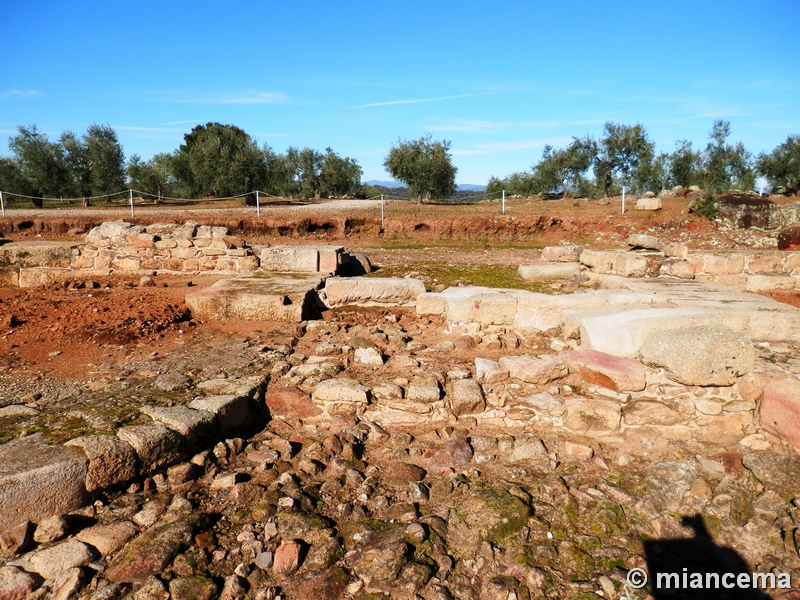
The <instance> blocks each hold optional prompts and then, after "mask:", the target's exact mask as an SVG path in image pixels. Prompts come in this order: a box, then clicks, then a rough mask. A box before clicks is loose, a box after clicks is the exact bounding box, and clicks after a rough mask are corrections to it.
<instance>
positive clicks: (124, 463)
mask: <svg viewBox="0 0 800 600" xmlns="http://www.w3.org/2000/svg"><path fill="white" fill-rule="evenodd" d="M67 446H76V447H78V448H81V449H82V450H83V451H84V453H85V454H86V456H87V457H88V459H89V471H88V473H87V475H86V489H87V491H89V492H93V491H95V490H102V489H105V488H107V487H110V486H112V485H115V484H117V483H122V482H124V481H128V480H129V479H132V478H133V477H134V476H135V475H136V452H134V450H133V448H132V447H131V445H130V444H128V443H127V442H124V441H123V440H121V439H119V438H118V437H116V436H113V435H91V436H85V437H79V438H75V439H72V440H69V441H68V442H67Z"/></svg>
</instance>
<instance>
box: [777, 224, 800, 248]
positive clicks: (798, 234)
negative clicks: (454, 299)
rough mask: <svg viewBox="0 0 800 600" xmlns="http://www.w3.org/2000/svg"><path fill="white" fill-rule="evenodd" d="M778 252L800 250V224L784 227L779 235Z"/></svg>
mask: <svg viewBox="0 0 800 600" xmlns="http://www.w3.org/2000/svg"><path fill="white" fill-rule="evenodd" d="M778 250H800V223H795V224H794V225H789V226H788V227H784V228H783V229H781V230H780V232H779V233H778Z"/></svg>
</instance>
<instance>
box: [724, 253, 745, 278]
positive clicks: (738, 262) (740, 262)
mask: <svg viewBox="0 0 800 600" xmlns="http://www.w3.org/2000/svg"><path fill="white" fill-rule="evenodd" d="M725 272H726V273H727V274H728V275H739V274H741V273H743V272H744V256H743V255H741V254H732V255H730V256H728V265H727V267H726V269H725Z"/></svg>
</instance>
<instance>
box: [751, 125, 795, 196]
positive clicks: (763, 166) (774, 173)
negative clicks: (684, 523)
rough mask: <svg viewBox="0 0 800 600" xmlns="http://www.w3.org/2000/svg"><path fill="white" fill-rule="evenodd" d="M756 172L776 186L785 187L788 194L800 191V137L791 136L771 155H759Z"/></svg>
mask: <svg viewBox="0 0 800 600" xmlns="http://www.w3.org/2000/svg"><path fill="white" fill-rule="evenodd" d="M756 170H757V171H758V172H759V173H760V174H761V175H764V176H765V177H767V178H768V179H769V180H770V181H771V182H772V184H773V185H774V186H778V187H783V188H785V191H787V192H795V193H796V192H797V191H799V190H800V135H790V136H788V137H787V138H786V141H785V142H783V143H782V144H780V145H779V146H778V147H777V148H775V149H774V150H773V151H772V152H770V153H769V154H767V153H761V154H759V155H758V159H757V160H756Z"/></svg>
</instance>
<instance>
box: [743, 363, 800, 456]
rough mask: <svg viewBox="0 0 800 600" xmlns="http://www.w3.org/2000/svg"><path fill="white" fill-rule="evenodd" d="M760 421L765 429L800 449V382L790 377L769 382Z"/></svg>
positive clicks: (763, 395) (762, 403) (763, 398)
mask: <svg viewBox="0 0 800 600" xmlns="http://www.w3.org/2000/svg"><path fill="white" fill-rule="evenodd" d="M754 395H755V394H754ZM760 419H761V426H762V427H763V428H764V429H766V430H767V431H769V432H770V433H772V434H774V435H777V436H778V437H779V438H781V439H784V440H786V441H787V442H789V443H790V444H791V445H792V446H794V447H795V448H800V381H798V380H797V379H796V378H794V377H791V376H788V375H787V376H785V377H781V378H776V379H770V380H769V381H767V382H766V384H765V385H764V391H763V393H762V395H761V410H760Z"/></svg>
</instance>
